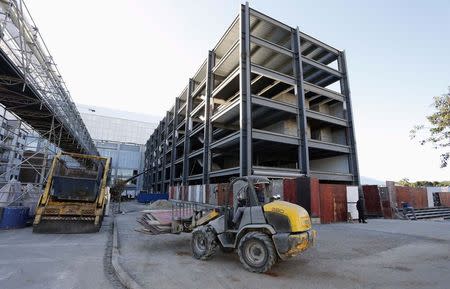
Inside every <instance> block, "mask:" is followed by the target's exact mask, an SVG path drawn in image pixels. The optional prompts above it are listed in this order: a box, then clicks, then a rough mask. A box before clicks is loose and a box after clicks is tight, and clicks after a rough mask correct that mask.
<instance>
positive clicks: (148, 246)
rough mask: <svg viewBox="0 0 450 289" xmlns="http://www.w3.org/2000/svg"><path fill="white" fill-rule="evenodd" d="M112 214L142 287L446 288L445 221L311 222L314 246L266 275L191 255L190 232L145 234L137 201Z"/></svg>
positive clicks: (228, 258)
mask: <svg viewBox="0 0 450 289" xmlns="http://www.w3.org/2000/svg"><path fill="white" fill-rule="evenodd" d="M123 208H124V211H125V212H128V213H125V214H123V215H119V216H117V223H118V229H119V246H120V253H121V257H120V262H121V265H122V266H123V267H124V269H125V270H126V271H127V272H128V273H129V274H130V275H131V276H132V277H133V278H134V279H135V280H136V282H138V283H139V284H141V285H143V287H146V288H205V286H206V287H208V288H213V287H215V288H258V289H262V288H395V289H399V288H408V289H411V288H446V289H447V288H448V284H449V283H450V274H449V273H450V270H449V264H450V262H449V261H450V258H449V254H450V223H449V222H432V221H430V222H413V221H397V220H369V224H332V225H317V226H315V228H316V229H317V230H318V242H317V246H316V247H315V248H313V249H311V250H309V251H307V252H305V253H304V254H302V255H301V256H298V257H295V258H293V259H291V260H288V261H284V262H280V263H278V264H276V265H275V266H274V267H273V269H272V270H271V271H270V272H268V273H266V274H255V273H250V272H247V271H245V270H244V269H243V268H242V266H241V264H240V263H239V259H238V257H237V254H235V253H231V254H225V253H218V254H217V255H216V256H215V257H214V258H213V259H212V260H209V261H199V260H196V259H194V258H192V256H191V250H190V245H189V244H190V243H189V242H190V234H180V235H160V236H150V235H145V234H141V233H138V232H135V231H134V228H136V227H138V224H137V223H136V221H135V220H136V217H137V216H139V212H138V211H139V208H141V209H147V206H144V205H139V204H137V203H126V204H123Z"/></svg>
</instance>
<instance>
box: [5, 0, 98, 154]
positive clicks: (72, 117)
mask: <svg viewBox="0 0 450 289" xmlns="http://www.w3.org/2000/svg"><path fill="white" fill-rule="evenodd" d="M0 103H1V104H2V105H3V106H4V107H5V108H6V109H7V110H8V111H10V112H12V113H14V114H15V115H17V116H18V117H19V118H20V119H22V120H23V121H24V122H26V123H27V124H29V125H30V126H31V127H32V128H33V129H34V130H35V131H37V132H38V133H40V134H41V135H47V134H49V132H50V141H51V142H53V143H55V144H56V145H57V146H58V147H60V148H61V149H63V150H64V151H67V152H75V153H84V154H90V155H98V151H97V149H96V148H95V145H94V142H93V141H92V139H91V136H90V135H89V132H88V130H87V128H86V126H85V125H84V123H83V121H82V119H81V116H80V114H79V112H78V110H77V108H76V106H75V104H74V102H73V101H72V99H71V97H70V93H69V90H68V89H67V86H66V84H65V82H64V80H63V79H62V77H61V74H60V72H59V70H58V68H57V66H56V63H55V62H54V60H53V57H52V56H51V54H50V52H49V51H48V48H47V46H46V45H45V42H44V40H43V39H42V36H41V34H40V33H39V30H38V29H37V27H36V24H35V23H34V21H33V18H32V17H31V15H30V13H29V11H28V9H27V7H26V5H25V3H24V1H23V0H2V1H0Z"/></svg>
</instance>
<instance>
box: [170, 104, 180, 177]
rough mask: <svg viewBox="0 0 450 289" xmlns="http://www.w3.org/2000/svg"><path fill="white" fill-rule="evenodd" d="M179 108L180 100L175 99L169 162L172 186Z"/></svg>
mask: <svg viewBox="0 0 450 289" xmlns="http://www.w3.org/2000/svg"><path fill="white" fill-rule="evenodd" d="M179 107H180V100H179V99H178V98H175V105H174V107H173V123H172V155H171V156H172V157H171V160H170V185H171V186H173V185H174V179H175V160H176V148H177V142H176V139H175V132H176V131H177V125H178V109H179Z"/></svg>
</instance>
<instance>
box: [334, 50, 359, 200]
mask: <svg viewBox="0 0 450 289" xmlns="http://www.w3.org/2000/svg"><path fill="white" fill-rule="evenodd" d="M338 68H339V71H340V72H341V73H342V75H343V77H342V79H341V81H340V84H341V93H342V94H343V95H344V96H345V105H346V107H347V109H346V113H347V115H346V116H347V121H348V127H347V128H346V129H347V144H348V145H349V146H350V155H349V156H350V157H349V167H350V173H351V174H352V175H353V184H354V185H357V186H359V185H360V180H359V167H358V157H357V152H356V139H355V131H354V129H355V128H354V125H353V112H352V102H351V98H350V86H349V84H348V71H347V61H346V59H345V51H341V52H340V53H339V56H338ZM360 193H361V192H360Z"/></svg>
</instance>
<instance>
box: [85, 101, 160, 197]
mask: <svg viewBox="0 0 450 289" xmlns="http://www.w3.org/2000/svg"><path fill="white" fill-rule="evenodd" d="M77 107H78V109H79V111H80V115H81V117H82V119H83V121H84V123H85V125H86V127H87V129H88V131H89V133H90V135H91V137H92V139H93V141H94V143H95V146H96V148H97V150H98V151H99V153H100V155H101V156H104V157H111V159H112V163H111V183H113V182H114V181H115V180H117V179H122V180H124V179H128V178H130V177H132V176H134V175H136V174H138V173H140V172H142V171H143V169H144V152H145V142H146V139H147V136H148V135H149V134H151V133H152V132H153V130H154V129H155V127H156V124H155V123H152V122H151V121H152V120H153V118H152V117H151V116H145V115H140V114H136V113H130V112H124V111H119V110H112V109H107V108H102V107H94V106H86V105H78V106H77ZM143 120H148V121H143ZM142 178H143V177H142V176H141V177H139V178H137V179H136V180H133V181H131V182H129V183H128V184H127V186H126V188H125V191H124V193H123V194H124V195H125V194H126V195H128V196H135V195H136V194H138V193H139V192H140V191H141V190H142V184H143V180H142Z"/></svg>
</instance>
